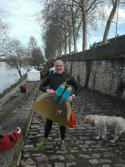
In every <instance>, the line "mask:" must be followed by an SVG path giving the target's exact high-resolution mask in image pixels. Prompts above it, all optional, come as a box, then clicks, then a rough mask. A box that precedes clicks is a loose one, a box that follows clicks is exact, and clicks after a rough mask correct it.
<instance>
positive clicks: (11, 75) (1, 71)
mask: <svg viewBox="0 0 125 167" xmlns="http://www.w3.org/2000/svg"><path fill="white" fill-rule="evenodd" d="M26 72H27V69H23V68H22V69H21V73H22V75H24V74H25V73H26ZM19 78H20V75H19V74H18V71H17V69H14V68H10V67H9V66H8V65H7V64H6V63H5V62H0V94H1V93H3V91H4V90H5V89H7V88H9V87H10V86H11V85H13V84H15V83H16V82H17V81H18V80H19Z"/></svg>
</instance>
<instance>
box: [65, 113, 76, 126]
mask: <svg viewBox="0 0 125 167" xmlns="http://www.w3.org/2000/svg"><path fill="white" fill-rule="evenodd" d="M67 126H69V127H70V128H74V127H75V126H76V118H75V115H74V113H73V110H71V115H70V119H69V121H68V123H67Z"/></svg>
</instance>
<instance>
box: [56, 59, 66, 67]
mask: <svg viewBox="0 0 125 167" xmlns="http://www.w3.org/2000/svg"><path fill="white" fill-rule="evenodd" d="M57 61H61V62H62V63H63V66H64V62H63V61H62V60H56V61H55V63H54V66H55V64H56V62H57Z"/></svg>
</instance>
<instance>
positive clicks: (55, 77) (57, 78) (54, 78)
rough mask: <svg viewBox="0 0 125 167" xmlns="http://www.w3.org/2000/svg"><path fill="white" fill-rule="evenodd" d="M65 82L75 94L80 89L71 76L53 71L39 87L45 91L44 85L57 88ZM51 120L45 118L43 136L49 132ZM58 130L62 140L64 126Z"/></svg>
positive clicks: (64, 131) (64, 130)
mask: <svg viewBox="0 0 125 167" xmlns="http://www.w3.org/2000/svg"><path fill="white" fill-rule="evenodd" d="M63 82H66V83H67V84H68V85H72V86H73V87H74V89H75V91H74V93H73V94H74V95H77V94H78V92H79V90H80V85H79V84H78V83H77V82H76V80H75V79H74V77H73V76H71V75H69V74H67V73H65V72H63V73H62V74H57V73H53V74H50V75H49V76H47V78H46V79H45V80H44V81H43V82H42V84H41V85H40V87H39V89H40V90H41V91H43V92H46V89H47V88H46V86H47V85H49V88H50V89H53V90H57V89H58V87H59V86H60V85H61V84H62V83H63ZM52 123H53V121H51V120H49V119H47V121H46V125H45V133H44V137H45V138H47V137H48V134H49V132H50V131H51V128H52ZM60 132H61V140H64V138H65V133H66V127H65V126H60Z"/></svg>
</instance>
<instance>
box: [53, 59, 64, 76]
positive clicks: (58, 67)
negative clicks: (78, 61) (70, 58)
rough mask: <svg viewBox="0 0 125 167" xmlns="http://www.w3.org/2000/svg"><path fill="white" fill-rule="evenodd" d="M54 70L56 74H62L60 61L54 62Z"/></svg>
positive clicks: (62, 66)
mask: <svg viewBox="0 0 125 167" xmlns="http://www.w3.org/2000/svg"><path fill="white" fill-rule="evenodd" d="M55 70H56V73H57V74H62V73H63V71H64V65H63V62H62V61H57V62H56V63H55Z"/></svg>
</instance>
